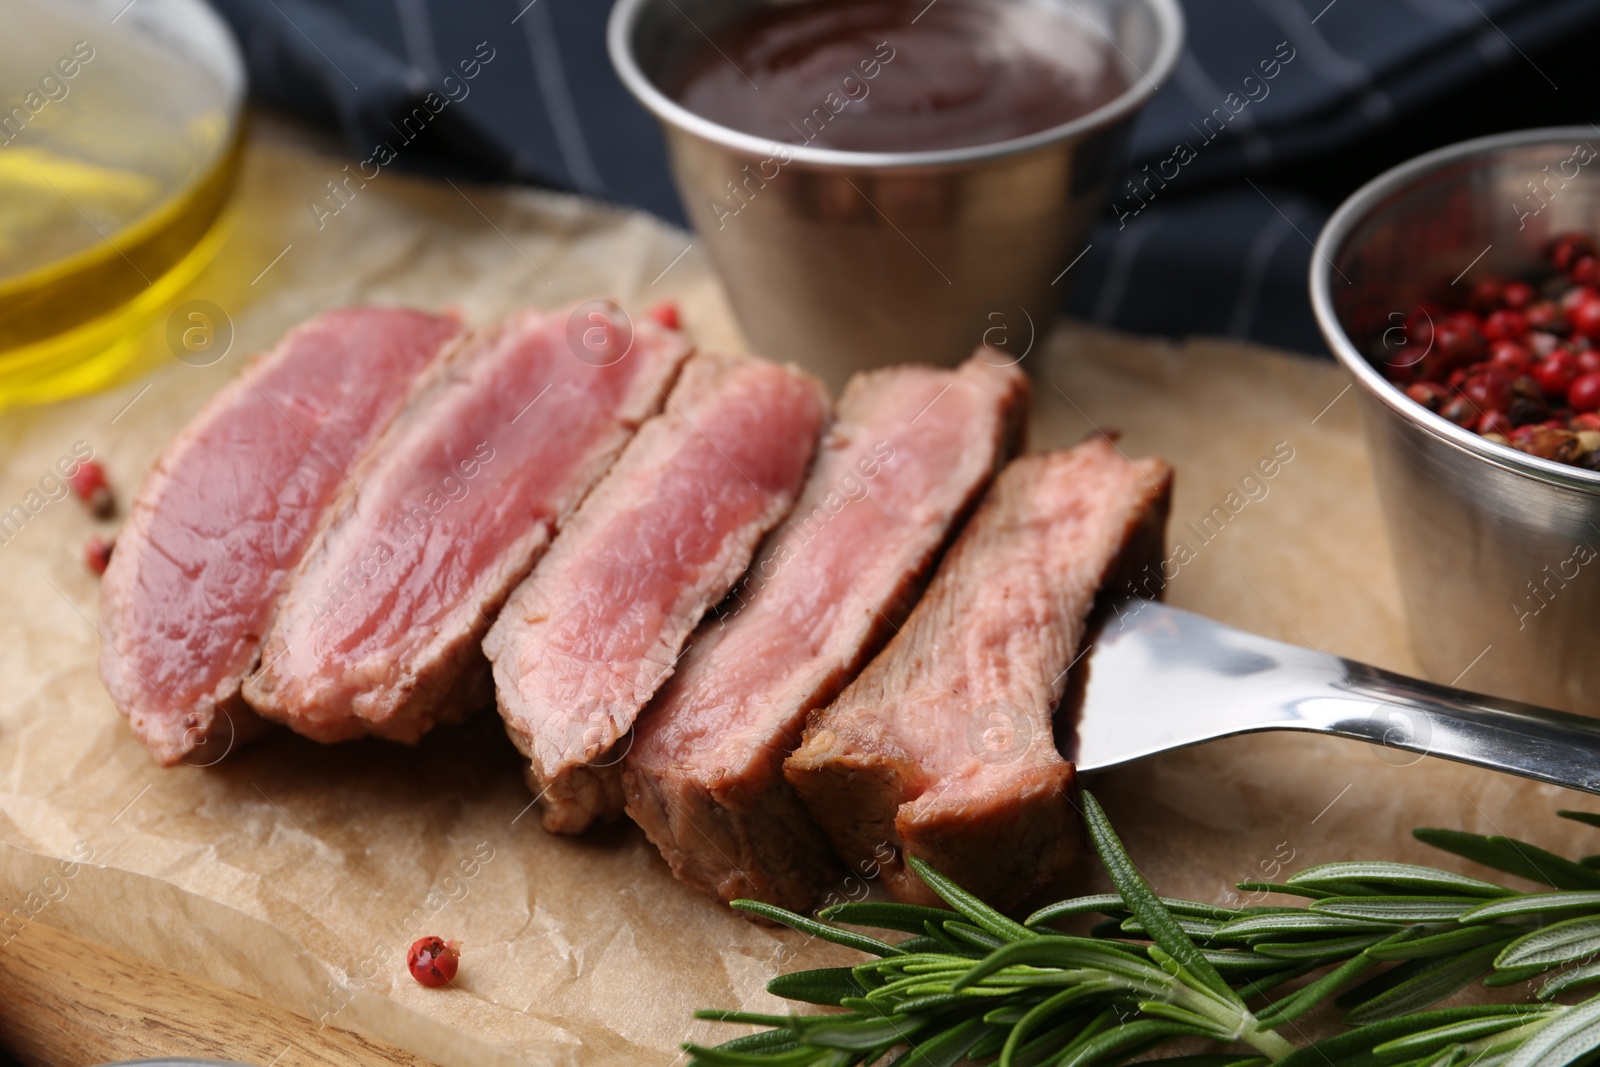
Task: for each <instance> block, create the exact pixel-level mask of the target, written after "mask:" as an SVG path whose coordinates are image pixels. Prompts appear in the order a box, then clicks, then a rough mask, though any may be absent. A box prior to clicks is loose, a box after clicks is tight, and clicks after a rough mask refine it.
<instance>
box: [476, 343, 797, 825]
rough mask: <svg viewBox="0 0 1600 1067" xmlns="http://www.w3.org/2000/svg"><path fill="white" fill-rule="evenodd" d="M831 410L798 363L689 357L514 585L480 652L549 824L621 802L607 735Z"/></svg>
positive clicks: (647, 687) (660, 674)
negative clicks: (659, 402) (660, 404)
mask: <svg viewBox="0 0 1600 1067" xmlns="http://www.w3.org/2000/svg"><path fill="white" fill-rule="evenodd" d="M827 412H828V397H827V393H826V392H825V391H824V390H823V388H822V387H821V385H820V384H819V383H817V382H816V381H814V380H813V379H811V378H809V377H807V376H805V375H802V374H800V373H799V372H797V371H794V370H790V369H788V368H785V367H780V366H778V365H776V364H773V363H768V362H766V361H764V360H758V359H750V358H747V357H737V356H735V357H729V356H697V357H695V358H694V359H692V360H690V361H689V363H688V365H687V366H686V367H685V368H684V371H683V375H682V377H680V378H679V380H678V384H677V386H676V387H675V388H674V389H673V391H672V395H671V396H670V397H669V398H668V400H667V406H666V410H664V411H663V412H662V413H661V414H659V415H657V416H656V417H655V418H653V419H651V420H650V421H649V422H646V423H645V424H644V426H642V427H641V428H640V430H639V432H638V434H637V435H635V437H634V438H633V440H632V441H630V442H628V447H627V448H626V449H625V450H624V451H623V453H622V456H621V458H620V459H618V460H617V464H616V466H614V467H612V468H611V471H610V473H608V474H607V475H606V476H605V478H604V479H603V480H602V481H601V482H600V484H599V485H598V486H596V487H595V490H594V492H592V493H591V494H589V497H588V499H586V500H585V501H584V503H583V506H582V507H581V508H579V509H578V512H577V514H576V515H574V516H573V517H572V521H571V522H569V523H568V524H567V525H566V526H565V527H564V528H563V529H562V531H561V535H560V536H559V537H557V538H556V541H555V544H554V545H552V546H551V548H550V552H549V554H548V555H547V556H545V558H544V559H543V560H541V561H540V562H539V565H538V566H537V567H536V568H535V569H534V572H533V573H532V574H531V575H529V576H528V578H527V580H525V581H524V582H523V583H522V585H520V586H519V587H518V588H517V591H516V592H515V593H514V594H512V597H511V600H510V601H509V602H508V603H507V604H506V607H505V609H504V610H503V611H501V613H500V617H499V619H498V620H496V622H495V624H494V626H493V627H492V628H491V629H490V630H489V635H488V637H487V638H485V639H484V643H483V648H484V652H485V653H487V654H488V656H489V659H490V660H492V661H493V662H494V678H495V693H496V699H497V702H498V704H499V706H500V714H501V716H502V717H504V719H505V721H506V732H507V733H508V734H510V736H511V739H512V741H514V742H515V743H516V745H517V747H518V748H519V749H520V750H521V751H522V753H523V754H524V755H525V756H528V757H529V758H530V760H531V766H530V768H529V772H528V784H529V786H530V787H531V788H532V789H533V790H534V792H535V793H536V794H538V795H539V797H540V799H541V800H542V802H543V819H544V825H545V828H546V829H548V830H551V831H554V832H557V833H580V832H582V831H583V830H586V829H588V827H589V825H590V824H591V823H592V822H593V821H594V820H595V819H597V818H614V817H615V816H617V815H620V814H621V813H622V788H621V781H620V773H619V771H618V768H617V766H616V764H617V762H618V760H619V759H620V753H619V754H618V755H616V756H613V755H612V754H611V753H612V746H613V745H614V744H615V743H616V741H617V739H618V738H620V737H622V736H623V735H624V734H626V733H627V732H628V730H629V729H630V728H631V727H632V726H633V721H634V718H635V717H636V716H637V715H638V714H639V709H640V708H642V707H644V705H645V704H646V702H648V701H649V699H650V697H651V696H652V695H653V694H654V693H655V691H656V689H657V687H658V686H660V685H661V683H662V682H663V681H665V680H666V678H667V677H668V676H669V675H670V674H671V673H672V671H673V666H674V664H675V663H676V662H677V659H678V655H679V653H680V651H681V650H682V648H683V645H684V642H685V641H686V640H687V639H688V637H689V635H690V633H692V632H693V630H694V628H695V625H696V624H697V623H698V622H699V621H700V617H701V616H702V615H704V614H705V612H706V610H707V609H708V608H710V607H711V606H712V605H714V604H716V603H717V602H718V601H719V600H721V599H722V598H723V596H725V595H726V594H727V592H728V589H729V588H730V587H731V586H732V585H733V583H734V582H735V581H736V580H737V579H738V578H739V576H740V575H741V574H743V573H744V570H745V568H746V567H747V566H748V565H749V563H750V556H751V554H752V553H753V552H754V551H755V549H756V545H757V543H758V542H759V541H760V540H761V538H762V536H763V535H764V534H766V533H767V531H769V530H771V529H772V527H773V526H775V525H776V524H777V523H778V521H779V520H780V519H782V518H783V517H784V516H785V515H786V514H788V512H789V509H790V508H791V507H792V506H793V505H794V501H795V496H796V495H797V494H798V493H799V492H800V485H801V483H802V482H803V481H804V479H805V476H806V468H807V466H808V465H809V464H810V462H811V456H812V453H814V452H815V451H816V448H817V437H818V435H819V433H820V432H821V429H822V425H823V422H824V420H825V419H826V418H827Z"/></svg>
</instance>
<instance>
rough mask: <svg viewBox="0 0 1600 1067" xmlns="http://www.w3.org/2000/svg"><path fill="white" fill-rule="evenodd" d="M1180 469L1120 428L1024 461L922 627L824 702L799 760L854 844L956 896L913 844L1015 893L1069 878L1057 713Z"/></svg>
mask: <svg viewBox="0 0 1600 1067" xmlns="http://www.w3.org/2000/svg"><path fill="white" fill-rule="evenodd" d="M1170 489H1171V471H1170V469H1169V468H1168V467H1167V465H1166V464H1165V463H1163V462H1161V461H1160V460H1155V459H1146V460H1139V461H1130V460H1128V459H1126V458H1124V457H1123V456H1122V455H1121V453H1119V452H1118V451H1117V450H1116V448H1115V447H1114V446H1113V445H1112V444H1111V443H1110V442H1108V441H1107V440H1105V439H1103V438H1098V437H1097V438H1094V439H1092V440H1090V441H1088V442H1086V443H1084V444H1082V445H1079V446H1078V447H1077V448H1074V449H1070V450H1066V451H1060V452H1052V453H1047V454H1043V455H1032V456H1025V457H1022V458H1020V459H1017V460H1014V461H1013V462H1012V463H1011V464H1010V466H1008V467H1007V468H1006V469H1005V470H1004V471H1003V472H1002V473H1001V474H1000V476H999V478H997V479H996V480H995V484H994V486H993V488H991V489H990V490H989V493H988V495H987V496H986V497H985V499H984V501H983V504H982V505H981V506H980V507H979V509H978V511H977V513H976V514H975V515H974V516H973V517H972V521H971V522H969V523H968V524H967V527H966V529H965V530H964V531H963V532H962V534H961V536H960V538H959V539H958V540H957V541H956V543H955V544H954V545H953V546H952V547H951V549H950V552H949V553H948V554H947V555H946V557H945V559H944V561H943V563H941V564H940V567H939V570H938V572H937V573H936V574H935V575H934V578H933V581H932V582H931V583H930V584H929V586H928V590H927V592H926V593H925V594H924V596H923V598H922V600H921V601H920V602H919V603H918V604H917V607H916V609H915V610H913V611H912V613H911V617H910V618H909V619H907V620H906V624H905V626H904V627H903V628H902V629H901V630H900V632H899V633H898V634H896V635H895V637H894V638H893V639H892V640H891V641H890V642H889V644H888V645H887V646H886V647H885V648H884V650H883V652H881V653H880V654H879V655H878V657H877V658H876V659H874V660H873V661H872V662H871V663H870V664H868V665H867V668H866V669H865V670H864V671H862V672H861V675H860V677H858V678H857V679H856V680H855V682H853V683H852V684H851V685H850V687H849V688H847V689H846V690H845V691H844V692H843V693H842V694H841V695H840V696H839V698H838V699H837V700H836V701H834V702H833V704H832V705H831V706H829V707H828V708H827V709H826V710H824V711H821V712H819V713H817V714H816V715H814V716H813V717H812V719H811V721H810V722H809V723H808V725H807V727H806V731H805V741H804V743H803V744H802V745H801V746H800V747H799V748H798V749H797V750H796V751H795V752H794V754H793V755H792V756H790V758H789V760H788V761H787V764H786V765H785V774H786V776H787V778H788V780H789V782H790V783H791V784H793V786H794V787H795V789H796V790H798V792H799V794H800V796H801V797H802V798H803V799H804V801H805V805H806V807H807V809H808V810H809V811H810V812H811V814H812V816H814V817H815V818H816V820H817V822H818V823H819V824H820V825H821V826H822V827H823V829H824V830H826V831H827V833H828V836H829V837H830V838H831V839H832V841H833V844H834V846H835V847H836V848H837V849H838V851H839V854H840V855H841V856H842V857H843V858H845V859H846V860H848V861H851V862H855V861H858V860H864V859H867V858H870V857H873V856H875V855H877V856H880V857H881V855H882V854H883V853H884V852H885V851H886V849H885V847H884V846H890V847H891V848H892V849H893V850H894V853H895V859H894V860H892V861H891V862H889V863H887V864H884V865H882V870H883V875H884V878H885V881H886V883H887V885H888V888H889V890H890V892H892V893H893V894H894V895H895V896H896V897H898V898H900V899H901V900H908V901H914V902H918V903H932V904H936V903H938V900H937V898H936V897H934V895H933V894H932V893H931V891H929V890H928V888H927V886H926V885H924V884H923V882H922V880H921V879H920V878H918V877H917V876H916V875H915V873H914V872H912V871H911V870H910V869H909V868H908V867H906V866H905V864H904V856H905V855H906V854H910V855H913V856H916V857H918V858H919V859H922V860H924V861H926V862H928V863H930V864H932V865H933V867H934V868H935V869H936V870H939V871H940V872H942V873H944V874H946V875H948V876H950V877H951V878H954V879H955V880H956V881H957V882H958V883H960V884H961V885H962V886H964V887H965V888H966V889H968V890H970V891H971V892H973V893H976V894H978V895H979V896H980V897H982V898H983V899H984V900H986V901H988V902H989V903H991V904H993V905H995V906H997V907H1001V908H1010V907H1013V906H1017V905H1019V904H1022V903H1025V902H1027V901H1029V900H1031V899H1033V898H1035V897H1036V896H1037V895H1038V894H1040V893H1041V892H1043V891H1045V890H1046V889H1049V888H1053V887H1054V886H1055V885H1056V883H1057V882H1058V881H1059V879H1060V878H1061V876H1062V875H1063V874H1064V873H1065V872H1066V870H1067V869H1068V868H1069V867H1070V866H1071V864H1072V863H1073V862H1074V860H1075V858H1076V855H1077V853H1078V851H1079V848H1080V842H1081V827H1080V825H1079V821H1078V814H1077V811H1076V808H1075V807H1074V805H1073V800H1072V797H1071V793H1072V789H1073V786H1074V772H1073V768H1072V765H1071V764H1070V763H1068V762H1067V761H1066V760H1064V759H1062V757H1061V756H1060V754H1059V753H1058V752H1057V750H1056V746H1055V742H1054V738H1053V732H1052V719H1053V716H1054V713H1055V710H1056V706H1057V704H1058V703H1059V702H1060V700H1061V695H1062V691H1063V688H1064V687H1065V685H1066V681H1067V668H1068V667H1069V665H1070V664H1071V663H1072V661H1073V659H1074V657H1075V656H1076V655H1077V653H1078V649H1079V645H1080V643H1081V641H1082V638H1083V635H1084V630H1085V623H1086V619H1087V618H1088V616H1089V613H1090V610H1091V609H1092V608H1093V606H1094V603H1095V597H1096V593H1097V592H1098V590H1099V589H1100V588H1101V585H1102V582H1103V581H1104V580H1105V579H1106V577H1107V575H1109V574H1111V573H1113V572H1114V571H1115V570H1116V569H1117V567H1118V566H1119V563H1120V557H1121V556H1122V555H1123V553H1124V552H1125V551H1127V550H1129V549H1132V550H1143V551H1148V550H1150V549H1151V548H1152V546H1154V547H1155V548H1157V549H1158V548H1159V543H1160V539H1159V538H1152V537H1150V536H1148V534H1149V531H1150V529H1151V527H1152V525H1153V524H1154V525H1156V526H1157V527H1158V528H1159V525H1160V524H1163V523H1164V522H1165V519H1166V512H1167V507H1168V500H1169V496H1170Z"/></svg>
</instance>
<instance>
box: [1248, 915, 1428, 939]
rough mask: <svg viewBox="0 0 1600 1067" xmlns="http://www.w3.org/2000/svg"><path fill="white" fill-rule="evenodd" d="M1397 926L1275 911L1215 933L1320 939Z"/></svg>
mask: <svg viewBox="0 0 1600 1067" xmlns="http://www.w3.org/2000/svg"><path fill="white" fill-rule="evenodd" d="M1399 926H1400V924H1399V923H1380V922H1373V921H1372V920H1370V919H1346V918H1343V917H1341V916H1338V915H1320V914H1318V913H1316V912H1313V911H1292V912H1275V913H1273V914H1270V915H1247V916H1245V917H1244V918H1242V919H1235V920H1234V921H1233V922H1230V923H1224V924H1223V925H1222V929H1220V930H1219V931H1217V932H1218V934H1219V935H1220V936H1222V937H1227V938H1234V937H1245V938H1249V937H1257V936H1259V935H1264V934H1278V935H1285V934H1287V935H1305V936H1307V937H1323V936H1327V935H1331V934H1348V935H1354V934H1367V933H1383V932H1385V931H1387V932H1393V931H1394V930H1396V929H1398V928H1399Z"/></svg>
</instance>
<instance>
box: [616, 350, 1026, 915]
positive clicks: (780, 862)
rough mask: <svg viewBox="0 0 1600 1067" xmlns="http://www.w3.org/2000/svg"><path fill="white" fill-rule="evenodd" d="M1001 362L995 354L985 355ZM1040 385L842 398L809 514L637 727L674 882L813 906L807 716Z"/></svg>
mask: <svg viewBox="0 0 1600 1067" xmlns="http://www.w3.org/2000/svg"><path fill="white" fill-rule="evenodd" d="M982 355H986V356H987V357H988V358H989V359H992V360H995V361H996V362H997V363H998V362H999V361H1000V357H999V356H998V354H996V353H992V352H988V353H983V354H982ZM1026 401H1027V380H1026V378H1025V377H1024V376H1023V375H1022V374H1021V373H1020V372H1018V371H1016V370H1014V369H1010V368H1001V367H999V366H991V365H989V364H988V363H986V362H985V361H984V359H983V358H982V356H980V357H975V358H973V359H971V360H969V361H968V362H967V363H965V364H964V365H963V366H962V367H961V368H960V369H959V370H954V371H951V370H938V369H935V368H932V367H896V368H891V369H888V370H881V371H873V372H870V373H864V374H859V375H857V376H856V377H855V378H853V379H852V380H851V381H850V383H849V385H848V386H847V387H846V389H845V392H844V395H843V397H842V398H841V399H840V402H839V407H838V415H837V421H836V422H835V423H834V425H833V426H832V428H831V429H830V431H829V433H828V435H827V437H826V439H825V441H824V445H823V448H822V450H821V452H820V454H819V456H818V459H817V462H816V464H815V465H814V467H813V469H812V473H811V475H810V477H809V478H808V480H807V483H806V487H805V489H804V491H803V492H802V494H801V498H800V501H799V503H798V504H797V505H796V507H795V509H794V512H793V513H792V514H791V515H790V516H789V518H788V520H787V521H786V522H785V523H784V524H782V525H781V526H780V527H779V528H778V529H777V530H776V531H774V533H773V534H772V536H771V537H770V538H769V539H768V541H767V542H766V543H765V544H764V545H763V546H762V547H761V549H760V550H758V551H757V553H756V557H755V559H756V562H755V564H754V565H753V566H752V567H751V569H750V571H749V573H748V574H747V575H746V577H745V579H744V580H743V581H741V582H740V584H739V585H738V586H736V587H735V590H734V593H733V596H732V597H731V598H730V601H729V603H730V604H731V605H733V608H732V612H731V614H729V615H728V616H727V617H726V618H720V619H715V620H708V621H707V623H705V624H704V625H703V626H702V628H701V631H700V633H699V634H698V635H697V636H696V638H695V640H694V642H693V643H692V644H691V645H690V647H689V651H688V652H687V654H686V655H685V656H684V658H683V661H682V662H681V663H680V664H679V669H678V672H677V673H676V674H675V675H674V676H673V677H672V678H671V679H670V680H669V681H668V682H667V684H666V685H665V686H663V687H662V692H661V693H659V694H658V695H657V698H656V700H655V701H654V703H652V704H651V706H650V707H649V708H647V709H646V710H645V712H644V714H643V716H642V717H641V720H640V722H639V724H638V725H637V726H636V727H635V737H634V740H633V744H632V747H631V750H630V751H629V753H628V756H627V759H626V760H625V761H624V784H625V790H626V794H627V805H628V807H627V810H628V814H629V815H631V816H632V817H633V818H634V819H635V820H636V821H637V822H638V823H639V825H640V826H642V827H643V828H644V830H645V832H646V834H648V835H649V837H650V839H651V841H653V842H654V843H655V844H656V846H657V847H658V848H660V850H661V854H662V856H663V857H665V858H666V860H667V862H668V863H669V864H670V865H671V867H672V869H673V872H674V873H675V874H676V875H677V876H678V877H679V878H680V879H682V880H683V881H685V882H688V883H689V884H691V885H694V886H696V887H698V888H700V889H702V890H704V891H706V892H708V893H711V894H713V895H715V896H718V897H720V898H722V899H724V900H732V899H735V898H738V897H752V898H756V899H760V900H765V901H769V902H772V903H775V904H781V905H784V906H786V907H791V908H797V909H804V908H806V907H807V906H808V905H809V904H810V903H811V902H812V901H813V900H814V899H815V898H816V897H817V896H818V894H819V893H820V892H821V891H822V890H823V889H824V887H825V886H826V884H827V882H828V881H829V880H830V879H832V878H834V877H835V876H836V875H837V874H838V866H837V862H836V861H835V859H834V857H833V855H832V850H831V849H830V847H829V846H828V843H827V841H826V840H825V838H824V837H823V836H822V834H821V833H820V832H819V831H818V829H817V827H816V826H815V825H814V824H813V823H812V822H811V820H810V818H809V817H808V816H807V815H806V813H805V811H804V810H803V809H802V807H801V805H800V803H799V800H798V798H797V797H796V796H795V794H794V792H793V791H792V790H791V789H790V788H789V786H788V784H787V783H786V782H785V781H784V779H783V776H782V773H781V766H782V762H783V758H784V756H785V755H786V754H787V753H788V752H789V751H790V750H791V749H792V748H793V747H794V746H795V744H797V743H798V741H799V739H800V732H801V728H802V726H803V724H804V721H805V716H806V713H807V712H809V711H811V710H812V709H814V708H817V707H821V706H822V705H825V704H826V703H827V702H828V701H829V700H831V699H832V698H833V697H834V695H835V694H837V693H838V691H839V690H840V689H841V688H842V687H843V686H844V685H845V683H847V682H849V681H850V679H851V678H852V677H854V675H855V674H856V672H857V671H858V670H860V669H861V666H862V664H864V663H865V662H866V661H867V659H868V658H870V657H871V655H872V654H873V652H875V651H876V650H877V648H878V647H879V646H880V645H881V644H882V642H883V640H884V639H885V638H886V637H887V635H888V633H889V632H890V630H891V629H892V628H893V627H894V626H896V625H898V624H899V622H900V621H901V620H903V619H904V618H905V615H906V613H907V612H908V611H909V610H910V608H911V604H912V602H913V601H914V600H915V598H916V594H917V592H918V591H919V590H920V588H921V583H922V581H923V580H924V579H925V577H926V574H927V571H928V570H929V568H930V567H931V566H932V564H933V562H934V560H935V559H936V558H937V556H938V553H939V551H940V549H941V548H942V546H943V545H944V544H945V543H946V541H947V538H948V537H949V535H950V533H951V530H952V529H953V528H954V527H955V526H957V525H958V524H959V522H960V521H961V519H962V518H963V517H964V516H965V515H966V514H967V512H968V511H969V509H970V508H971V506H972V504H973V502H974V501H975V500H976V499H977V498H978V496H979V495H980V494H981V493H982V491H983V489H984V487H985V486H987V485H988V484H989V481H990V479H991V477H992V476H993V474H994V472H995V471H996V470H997V469H998V468H999V467H1000V465H1001V464H1002V463H1003V462H1004V461H1005V459H1006V458H1007V457H1008V456H1009V455H1010V453H1011V452H1012V450H1013V449H1014V448H1015V447H1017V445H1018V443H1019V440H1020V437H1021V430H1022V423H1023V419H1024V417H1025V411H1026Z"/></svg>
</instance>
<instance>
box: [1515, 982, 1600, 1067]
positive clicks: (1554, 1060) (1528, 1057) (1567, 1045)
mask: <svg viewBox="0 0 1600 1067" xmlns="http://www.w3.org/2000/svg"><path fill="white" fill-rule="evenodd" d="M1597 1048H1600V997H1595V998H1593V999H1591V1000H1586V1001H1584V1002H1583V1003H1582V1004H1578V1005H1576V1006H1574V1007H1572V1008H1568V1009H1567V1010H1566V1011H1565V1012H1563V1013H1562V1014H1560V1015H1558V1016H1556V1017H1555V1018H1553V1019H1551V1020H1550V1021H1549V1022H1547V1023H1545V1024H1544V1026H1542V1027H1541V1028H1540V1029H1539V1031H1538V1032H1537V1033H1535V1034H1534V1035H1533V1036H1532V1037H1530V1038H1528V1040H1526V1041H1524V1042H1523V1043H1522V1047H1521V1048H1519V1049H1517V1051H1516V1053H1515V1055H1513V1056H1512V1057H1511V1058H1510V1059H1509V1060H1507V1061H1506V1067H1561V1065H1562V1064H1567V1063H1573V1062H1575V1061H1576V1060H1578V1059H1579V1058H1580V1057H1582V1056H1585V1055H1587V1054H1588V1053H1590V1052H1593V1051H1594V1050H1595V1049H1597Z"/></svg>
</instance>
